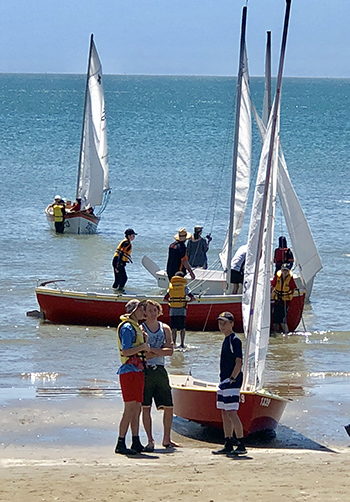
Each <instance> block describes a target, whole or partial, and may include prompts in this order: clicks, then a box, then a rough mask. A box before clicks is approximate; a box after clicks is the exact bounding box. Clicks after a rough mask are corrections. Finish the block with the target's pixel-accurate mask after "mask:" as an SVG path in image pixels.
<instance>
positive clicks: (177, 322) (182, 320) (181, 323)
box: [170, 315, 186, 329]
mask: <svg viewBox="0 0 350 502" xmlns="http://www.w3.org/2000/svg"><path fill="white" fill-rule="evenodd" d="M170 327H171V329H185V328H186V316H185V315H171V316H170Z"/></svg>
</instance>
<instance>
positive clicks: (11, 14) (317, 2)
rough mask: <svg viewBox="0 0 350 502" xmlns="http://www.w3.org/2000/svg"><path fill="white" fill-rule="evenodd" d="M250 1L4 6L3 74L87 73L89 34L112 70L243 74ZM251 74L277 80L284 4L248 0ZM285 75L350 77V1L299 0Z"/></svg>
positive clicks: (28, 1)
mask: <svg viewBox="0 0 350 502" xmlns="http://www.w3.org/2000/svg"><path fill="white" fill-rule="evenodd" d="M244 5H245V0H0V47H1V52H0V72H1V73H85V72H86V66H87V54H88V45H89V39H90V34H91V33H93V34H94V39H95V43H96V46H97V49H98V52H99V55H100V59H101V61H102V65H103V72H104V74H130V75H135V74H144V75H217V76H231V75H236V74H237V68H238V50H239V37H240V25H241V13H242V7H243V6H244ZM247 5H248V21H247V47H248V58H249V70H250V75H251V76H261V75H263V73H264V51H265V39H266V31H267V30H271V31H272V45H273V74H276V72H277V66H278V54H279V50H280V42H281V33H282V27H283V20H284V11H285V0H248V2H247ZM284 75H285V76H289V77H350V1H349V0H292V7H291V16H290V25H289V34H288V42H287V54H286V61H285V71H284Z"/></svg>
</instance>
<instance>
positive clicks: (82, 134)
mask: <svg viewBox="0 0 350 502" xmlns="http://www.w3.org/2000/svg"><path fill="white" fill-rule="evenodd" d="M93 43H94V35H93V33H91V37H90V49H89V58H88V68H87V72H86V84H85V99H84V112H83V125H82V128H81V139H80V153H79V166H78V178H77V190H76V197H75V198H76V199H77V198H78V197H79V180H80V173H81V162H82V157H83V143H84V136H85V113H86V102H87V96H88V87H89V77H90V67H91V53H92V45H93Z"/></svg>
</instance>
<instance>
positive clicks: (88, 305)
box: [35, 286, 305, 333]
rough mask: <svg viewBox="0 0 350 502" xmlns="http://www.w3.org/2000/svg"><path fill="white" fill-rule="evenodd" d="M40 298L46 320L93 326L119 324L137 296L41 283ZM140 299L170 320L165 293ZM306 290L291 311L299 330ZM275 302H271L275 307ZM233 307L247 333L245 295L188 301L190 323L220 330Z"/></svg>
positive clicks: (198, 327)
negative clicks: (221, 318) (224, 314)
mask: <svg viewBox="0 0 350 502" xmlns="http://www.w3.org/2000/svg"><path fill="white" fill-rule="evenodd" d="M35 293H36V296H37V300H38V303H39V306H40V309H41V311H42V312H43V314H44V317H45V319H46V320H48V321H51V322H53V323H57V324H81V325H90V326H117V325H118V324H119V322H120V320H119V318H120V316H121V315H122V314H124V313H125V304H126V303H127V302H128V301H129V300H132V299H133V298H135V296H129V295H120V296H118V295H116V294H113V293H111V294H107V293H92V292H91V293H90V292H79V291H69V290H62V289H54V288H52V287H47V286H39V287H37V288H36V289H35ZM137 298H138V299H139V300H144V299H147V298H149V299H152V300H156V301H158V302H159V303H160V304H161V305H162V307H163V312H164V313H163V316H162V318H161V320H163V321H164V322H167V323H169V321H170V319H169V307H168V304H167V302H166V301H164V300H163V297H161V296H156V295H155V296H151V295H150V296H146V295H143V296H142V295H137ZM304 300H305V292H304V291H302V292H297V293H295V296H294V298H293V300H292V302H291V306H290V309H289V312H288V318H287V319H288V326H289V329H290V330H291V331H295V330H296V328H297V326H298V324H299V322H300V321H301V316H302V313H303V308H304ZM272 305H273V302H271V306H272ZM225 310H229V311H230V312H232V313H233V315H234V316H235V330H236V331H238V332H240V333H241V332H243V321H242V296H241V295H217V296H202V297H201V298H198V299H196V300H195V301H194V302H191V303H189V304H188V309H187V317H186V326H187V329H189V330H194V331H198V330H199V331H217V329H218V327H217V320H216V319H217V317H218V315H219V314H220V313H221V312H223V311H225Z"/></svg>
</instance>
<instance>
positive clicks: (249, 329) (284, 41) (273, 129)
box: [242, 0, 291, 388]
mask: <svg viewBox="0 0 350 502" xmlns="http://www.w3.org/2000/svg"><path fill="white" fill-rule="evenodd" d="M290 6H291V0H286V12H285V17H284V27H283V36H282V44H281V54H280V62H279V68H278V76H277V87H276V96H275V102H274V108H273V116H272V124H271V136H270V145H269V154H268V160H267V167H266V177H265V185H264V196H263V204H262V211H261V220H260V227H259V238H258V246H257V253H256V257H255V269H254V278H253V282H252V294H251V301H250V309H249V310H250V315H249V322H248V327H247V340H246V349H245V358H244V366H243V385H242V387H243V388H245V385H246V381H247V377H248V375H247V368H248V355H249V345H250V341H251V336H252V324H253V313H254V309H255V301H256V291H257V283H258V275H259V261H260V256H261V251H262V242H263V235H264V228H265V219H266V209H267V199H268V189H269V182H270V175H271V167H272V159H273V154H274V146H275V135H276V127H277V116H278V109H279V104H280V98H281V87H282V74H283V66H284V58H285V52H286V44H287V34H288V25H289V15H290Z"/></svg>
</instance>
